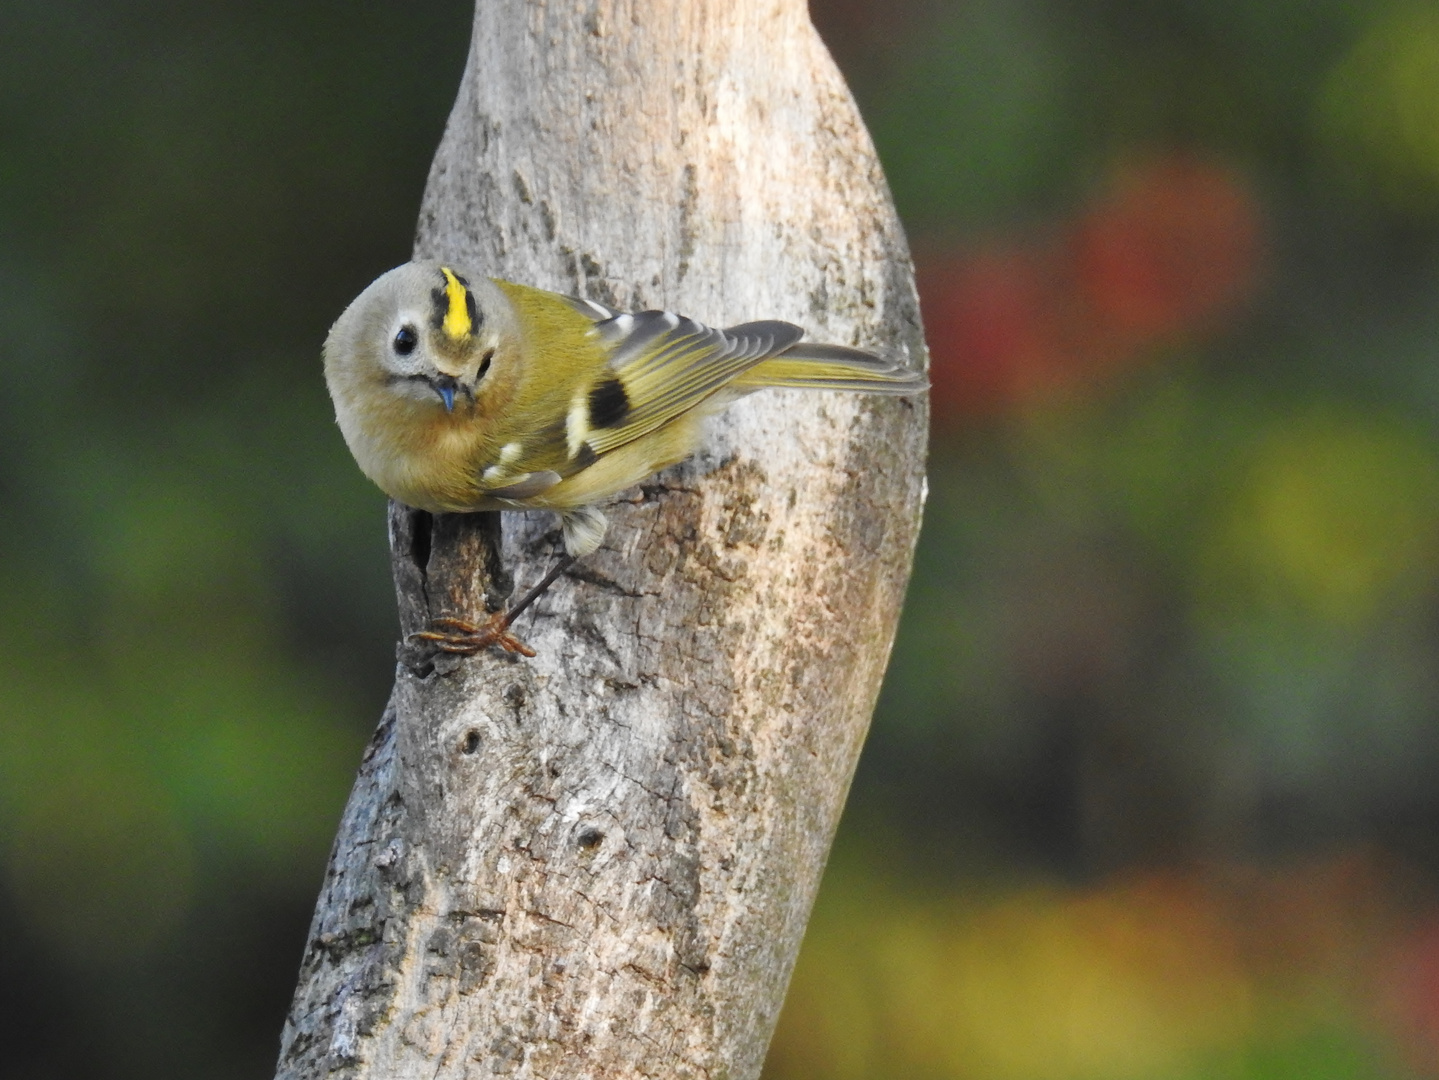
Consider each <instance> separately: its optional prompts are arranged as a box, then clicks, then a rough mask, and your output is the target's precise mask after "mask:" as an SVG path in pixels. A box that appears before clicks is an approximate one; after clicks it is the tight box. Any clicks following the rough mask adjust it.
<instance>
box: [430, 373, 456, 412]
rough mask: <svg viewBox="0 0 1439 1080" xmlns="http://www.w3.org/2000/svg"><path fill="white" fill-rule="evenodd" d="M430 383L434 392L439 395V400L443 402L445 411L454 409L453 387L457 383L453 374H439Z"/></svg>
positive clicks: (454, 387)
mask: <svg viewBox="0 0 1439 1080" xmlns="http://www.w3.org/2000/svg"><path fill="white" fill-rule="evenodd" d="M430 385H431V386H432V387H434V389H435V393H437V394H439V395H440V400H441V401H443V402H444V403H445V412H454V411H455V389H456V387H457V385H458V384H457V383H456V381H455V377H454V376H453V375H441V376H440V377H439V378H438V379H435V380H433V381H432V382H431V383H430Z"/></svg>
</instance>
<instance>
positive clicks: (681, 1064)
mask: <svg viewBox="0 0 1439 1080" xmlns="http://www.w3.org/2000/svg"><path fill="white" fill-rule="evenodd" d="M478 7H479V11H478V12H477V15H476V22H475V33H474V42H473V44H472V48H471V53H470V59H469V63H468V66H467V68H466V71H465V76H464V83H463V86H462V87H461V89H460V94H459V99H458V101H457V103H456V105H455V109H454V112H453V114H452V115H451V117H450V121H449V127H448V129H447V131H446V133H445V138H444V141H443V143H442V145H441V147H440V150H439V153H438V155H437V157H436V160H435V163H434V167H433V170H432V172H431V175H430V183H429V188H428V191H427V192H426V195H425V200H424V207H423V210H422V212H421V216H420V227H419V234H418V240H417V243H416V251H417V254H418V255H420V256H426V257H435V256H444V257H446V258H449V259H452V260H455V261H457V262H460V263H462V264H465V265H469V266H471V267H474V268H476V269H483V270H487V271H488V272H491V273H493V274H495V275H496V276H499V277H505V278H510V279H513V280H516V281H522V282H526V283H530V284H535V285H539V286H542V287H545V288H550V289H556V290H561V291H565V292H569V293H575V294H579V295H581V296H589V297H592V298H594V299H598V300H602V301H604V302H605V303H609V304H613V305H615V306H618V307H626V308H643V307H665V308H671V309H674V310H677V311H681V312H683V313H685V314H688V315H692V316H694V317H696V318H698V319H701V320H703V321H706V322H710V323H713V324H716V325H721V326H723V325H728V324H731V323H736V322H741V321H744V320H747V319H754V318H782V319H789V320H792V321H794V322H797V323H799V324H801V325H803V326H805V327H806V328H807V329H808V330H809V331H810V337H811V338H812V339H814V340H821V341H834V342H839V343H843V344H857V345H861V346H865V347H870V348H873V349H876V350H878V351H883V352H886V353H890V354H895V353H899V354H904V355H906V356H907V357H908V358H909V360H910V362H911V363H913V364H915V365H919V364H921V363H922V362H923V355H924V346H923V340H922V336H921V330H920V325H919V315H918V308H917V304H916V300H915V294H914V288H913V281H912V274H911V269H910V265H909V260H908V256H907V253H906V250H905V244H904V239H903V236H902V234H901V232H900V229H899V225H898V223H897V221H896V219H895V216H894V212H893V210H892V208H891V205H890V202H889V197H888V194H887V191H886V188H885V184H884V180H883V177H882V175H881V173H880V169H879V166H878V163H877V162H876V159H875V156H874V152H873V149H872V148H871V146H870V143H869V139H868V136H867V135H866V133H865V130H864V128H863V125H862V124H861V122H860V120H859V116H858V114H857V112H856V111H855V107H854V104H853V102H852V101H851V99H850V97H849V94H848V92H847V90H846V89H845V86H844V84H843V81H842V80H841V78H840V76H839V74H838V72H837V71H836V69H835V67H834V65H833V63H832V61H831V60H830V57H829V55H828V53H827V52H826V51H825V49H824V46H823V45H822V44H821V43H820V41H819V39H818V37H817V35H816V34H815V32H814V29H813V28H812V27H811V25H810V22H809V17H808V12H807V10H806V7H805V3H804V0H650V2H645V0H549V2H545V0H484V2H482V3H480V4H479V5H478ZM397 62H403V58H398V59H397ZM410 77H424V73H423V72H414V73H412V74H411V76H410ZM925 432H926V410H925V405H924V401H923V399H919V400H896V399H879V398H870V397H865V396H861V395H851V394H840V393H816V392H800V391H777V390H769V391H764V392H762V393H760V394H757V395H754V396H752V397H749V398H747V399H745V400H743V401H742V402H740V403H739V404H737V405H735V406H734V407H732V408H731V409H730V411H729V412H728V413H727V414H726V415H725V416H724V417H722V418H721V419H719V420H717V421H715V422H714V423H713V424H712V426H711V431H710V436H709V438H708V440H707V442H706V448H705V450H704V451H703V452H702V453H700V454H699V455H697V456H696V458H695V459H693V460H692V461H690V462H688V463H686V464H685V465H682V466H679V467H677V468H675V469H671V470H669V471H668V472H666V473H664V474H662V475H661V476H659V477H656V478H655V479H653V480H652V481H650V482H648V483H646V484H645V485H644V486H642V487H641V488H640V489H638V490H637V491H634V492H633V493H631V494H630V495H629V496H628V497H625V498H622V499H621V500H620V501H619V502H618V503H617V504H616V505H615V506H614V507H612V509H611V512H610V519H611V528H610V532H609V536H608V538H607V540H606V543H605V546H604V547H603V549H602V550H601V551H600V552H598V553H597V554H596V555H594V556H592V557H591V558H589V559H587V560H585V561H584V562H583V563H581V564H580V565H579V566H578V567H577V568H576V569H574V570H572V571H571V572H570V573H569V574H568V575H566V576H565V577H562V578H561V579H560V581H559V582H558V583H557V584H556V586H555V588H554V589H553V590H552V591H551V593H550V594H549V595H548V596H547V597H546V598H545V599H544V600H542V601H541V602H540V603H539V604H538V605H537V606H536V611H535V612H534V614H533V615H526V616H525V617H524V619H522V620H521V622H520V624H519V627H518V630H519V632H520V636H521V637H522V638H523V639H525V640H527V641H528V642H529V643H530V644H531V645H532V646H534V647H536V648H537V649H538V650H539V656H538V657H537V658H535V659H533V660H517V659H514V658H511V657H506V656H502V655H496V654H486V655H482V656H479V657H475V658H473V659H465V660H455V659H452V658H444V659H442V660H441V661H439V662H436V663H435V664H433V665H432V664H427V663H425V662H423V661H422V659H420V658H418V657H415V656H412V655H410V654H409V653H408V652H407V651H406V650H404V649H402V650H401V663H400V665H399V667H398V669H397V673H396V680H395V689H394V694H393V696H392V698H391V700H390V704H389V706H388V708H387V709H386V712H385V716H384V719H383V720H382V722H381V724H380V727H379V730H378V731H377V732H376V734H375V737H374V739H373V741H372V742H371V744H370V747H369V749H368V750H367V752H366V755H365V759H364V763H363V765H362V766H361V770H360V775H359V779H358V781H357V782H356V786H355V790H354V792H353V794H352V796H351V798H350V803H349V806H348V808H347V809H346V811H345V815H344V820H343V822H342V824H341V828H340V833H339V837H338V838H337V840H336V843H335V849H334V853H333V855H332V857H331V862H330V867H329V870H328V874H327V876H326V880H325V885H324V890H323V893H322V895H321V897H320V902H319V907H318V910H317V912H316V914H315V920H314V925H313V927H312V929H311V936H310V940H309V943H308V946H307V949H306V953H305V958H304V963H303V967H302V970H301V974H300V983H299V989H298V991H297V993H296V997H295V1002H294V1005H293V1008H292V1011H291V1013H290V1017H289V1021H288V1023H287V1024H286V1027H285V1032H284V1037H283V1047H282V1052H281V1056H280V1067H279V1075H280V1076H283V1077H322V1076H323V1077H331V1076H342V1077H367V1078H370V1077H373V1078H385V1080H399V1078H407V1077H419V1076H424V1077H426V1078H427V1080H432V1078H436V1077H445V1078H448V1077H482V1076H491V1075H501V1074H503V1075H506V1076H513V1077H536V1078H539V1077H544V1078H546V1080H561V1078H569V1077H599V1076H603V1077H613V1078H630V1077H641V1076H665V1077H699V1076H704V1077H711V1078H717V1077H731V1078H735V1080H739V1078H752V1077H755V1076H757V1075H758V1073H759V1070H760V1065H761V1063H762V1061H763V1058H764V1052H765V1047H766V1044H767V1043H768V1040H769V1036H770V1033H771V1030H772V1029H773V1026H774V1022H775V1018H776V1015H777V1013H778V1011H779V1007H780V1003H781V1001H782V999H783V996H784V988H785V984H786V982H787V981H788V978H789V974H790V970H791V967H792V966H793V963H794V958H795V954H796V952H797V951H798V949H799V943H800V938H801V936H802V934H803V931H804V925H805V920H806V918H807V916H808V913H809V909H810V905H811V903H812V901H813V898H814V893H815V889H816V887H817V885H818V881H819V876H820V872H821V869H822V867H823V864H824V860H825V856H826V853H827V851H828V849H829V844H830V840H831V838H832V836H833V833H834V829H835V825H836V822H837V821H838V818H839V814H840V809H841V807H842V805H843V802H844V795H845V792H846V790H847V788H848V785H849V780H850V777H851V775H852V773H853V770H854V765H855V761H856V759H857V757H858V754H859V749H860V744H861V742H862V741H863V737H864V733H865V729H866V727H867V725H868V722H869V716H870V713H871V711H872V709H873V706H874V701H875V697H876V695H877V693H878V691H879V685H880V679H881V677H882V675H883V672H884V668H885V663H886V660H887V658H888V654H889V649H890V645H891V642H892V640H893V636H894V630H895V624H896V621H897V619H898V616H899V608H900V602H901V599H902V597H903V594H904V588H905V583H906V581H907V578H908V574H909V566H910V560H911V555H912V551H913V547H914V542H915V537H916V533H917V530H918V522H919V512H920V506H921V503H922V500H923V456H924V442H925ZM504 520H505V530H504V539H503V544H502V545H501V543H500V527H499V524H498V520H497V516H496V515H452V516H442V517H437V518H431V517H430V516H429V515H426V514H422V513H418V512H415V511H411V510H409V509H406V508H404V507H400V506H392V507H391V512H390V537H391V547H392V553H393V563H394V570H395V580H396V586H397V589H398V592H399V601H400V616H401V625H402V630H403V631H404V632H405V633H409V632H411V631H413V630H416V629H419V628H421V627H422V626H423V625H424V624H426V623H427V622H428V620H429V619H430V618H431V617H432V616H433V615H437V614H446V613H468V614H472V615H473V614H476V613H478V612H479V611H480V610H481V608H482V606H483V605H484V604H485V602H486V599H487V598H488V600H489V602H490V603H491V604H493V603H495V602H497V601H498V600H499V599H500V598H501V597H502V596H503V594H504V592H505V590H507V589H508V588H509V586H510V583H511V582H510V580H509V575H513V579H514V580H515V581H517V582H518V583H519V584H521V585H525V584H527V583H529V582H531V581H533V580H534V579H536V578H537V577H539V575H540V574H541V573H542V572H543V570H544V568H545V566H546V564H547V563H548V561H549V560H550V559H552V558H553V557H554V556H555V554H556V553H557V552H558V550H559V539H558V530H557V528H556V523H555V520H554V518H553V517H551V516H548V515H545V514H538V513H536V514H508V515H506V516H505V519H504ZM502 566H503V568H504V571H503V572H502V570H501V567H502Z"/></svg>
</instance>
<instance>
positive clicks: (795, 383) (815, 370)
mask: <svg viewBox="0 0 1439 1080" xmlns="http://www.w3.org/2000/svg"><path fill="white" fill-rule="evenodd" d="M766 386H777V387H797V388H804V389H814V390H856V391H860V392H861V393H869V394H917V393H920V392H921V391H923V390H924V389H925V388H927V387H928V386H929V380H928V379H926V378H925V376H924V373H923V372H922V371H911V370H910V369H909V368H906V367H903V366H901V365H899V364H896V363H894V362H893V361H890V360H885V359H883V358H882V357H878V356H875V355H874V354H873V353H867V352H862V351H861V350H859V349H850V348H846V347H845V346H843V345H821V344H812V343H810V342H807V341H805V342H800V343H799V344H798V345H793V346H791V347H790V348H788V349H786V350H785V351H784V352H782V353H780V354H779V355H778V356H776V357H773V358H771V359H769V360H765V361H762V362H761V363H758V364H756V365H755V366H754V367H752V368H750V369H749V370H748V371H746V372H745V373H744V374H742V375H740V376H739V377H738V378H736V379H735V380H733V381H732V382H731V383H730V389H731V390H733V391H738V392H740V393H747V392H749V391H751V390H759V389H762V388H763V387H766Z"/></svg>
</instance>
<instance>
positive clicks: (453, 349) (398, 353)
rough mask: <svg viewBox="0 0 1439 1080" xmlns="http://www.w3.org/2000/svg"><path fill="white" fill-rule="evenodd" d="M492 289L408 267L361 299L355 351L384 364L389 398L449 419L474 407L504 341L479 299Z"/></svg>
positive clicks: (459, 277)
mask: <svg viewBox="0 0 1439 1080" xmlns="http://www.w3.org/2000/svg"><path fill="white" fill-rule="evenodd" d="M491 290H492V287H490V285H489V282H488V281H474V282H473V283H472V281H471V279H470V278H469V277H468V276H467V275H464V274H461V273H458V272H456V271H453V270H448V269H447V268H440V267H435V266H430V265H409V266H403V267H400V268H398V269H396V270H392V271H390V273H388V274H385V275H384V276H382V277H381V278H379V279H378V280H377V281H376V282H375V283H374V284H373V285H371V286H370V287H369V288H368V289H366V290H365V292H363V293H361V294H360V296H359V298H358V299H357V300H356V301H355V303H354V304H353V305H351V308H352V310H354V309H358V314H359V317H360V322H361V324H362V325H361V328H360V336H361V338H362V341H361V342H357V343H356V344H359V345H361V348H362V351H363V352H364V353H366V354H368V355H369V356H370V357H372V358H373V359H374V360H375V361H376V362H377V363H378V365H379V368H380V369H381V371H382V372H383V374H384V382H385V390H386V392H388V393H390V394H393V395H395V396H396V397H399V398H403V399H406V400H409V401H413V402H416V403H420V404H424V405H438V406H440V407H443V408H444V409H445V410H446V411H447V412H453V411H454V410H455V408H456V407H457V405H458V406H460V407H463V406H465V405H470V406H473V404H474V401H475V395H476V392H477V390H478V388H479V385H480V383H481V381H482V380H483V379H484V378H485V376H486V375H488V374H489V370H490V366H491V363H492V361H493V360H494V355H495V350H496V347H497V345H498V340H499V335H498V322H499V320H498V319H496V318H493V317H490V318H487V312H486V310H485V308H484V307H483V306H482V304H481V301H480V299H479V297H480V296H486V299H490V298H489V297H488V296H487V295H486V294H487V293H488V292H489V291H491ZM349 314H350V313H349V312H346V316H348V315H349ZM344 318H345V316H342V321H343V319H344ZM337 329H338V324H337Z"/></svg>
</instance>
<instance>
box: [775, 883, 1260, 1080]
mask: <svg viewBox="0 0 1439 1080" xmlns="http://www.w3.org/2000/svg"><path fill="white" fill-rule="evenodd" d="M826 889H827V890H831V889H832V890H834V891H835V892H838V893H843V892H844V891H845V886H844V885H843V884H842V883H841V884H837V885H836V884H832V883H830V882H827V883H826ZM868 900H869V902H868V903H865V904H863V905H862V906H861V905H855V904H853V903H845V902H843V901H842V902H841V903H840V904H839V905H836V906H832V907H822V908H821V909H820V910H819V911H818V912H817V913H816V916H815V919H814V921H813V922H812V923H811V925H810V930H809V936H808V937H807V938H806V940H805V948H804V951H803V953H802V954H801V958H800V963H799V966H798V968H797V970H796V972H795V977H794V981H793V983H792V985H791V988H790V994H789V998H788V999H787V1001H786V1003H785V1013H784V1016H783V1018H782V1020H781V1024H780V1028H779V1031H778V1032H777V1034H776V1037H775V1042H774V1045H773V1047H772V1049H771V1054H770V1059H769V1061H768V1063H767V1065H766V1075H767V1076H769V1077H771V1078H780V1077H783V1078H791V1077H792V1078H800V1077H805V1078H812V1080H830V1078H835V1080H858V1078H860V1077H889V1076H894V1077H916V1078H918V1077H936V1078H937V1077H946V1078H949V1077H953V1078H961V1077H975V1078H985V1080H1064V1078H1075V1080H1080V1078H1088V1077H1141V1076H1152V1075H1157V1074H1161V1073H1164V1072H1167V1071H1169V1070H1173V1069H1175V1068H1178V1067H1180V1066H1183V1065H1184V1064H1185V1063H1187V1062H1190V1061H1193V1060H1196V1059H1198V1058H1200V1057H1202V1056H1203V1055H1205V1054H1206V1053H1209V1052H1212V1051H1213V1050H1215V1049H1216V1048H1219V1047H1222V1046H1224V1045H1226V1044H1230V1043H1233V1042H1234V1041H1235V1040H1236V1039H1237V1038H1239V1037H1240V1036H1241V1035H1242V1034H1243V1033H1244V1032H1245V1030H1246V1029H1247V1028H1248V1026H1249V1025H1250V1022H1251V1011H1252V1006H1251V991H1250V987H1249V984H1248V982H1247V981H1246V978H1245V977H1244V974H1243V972H1242V970H1241V968H1240V965H1239V963H1238V959H1237V955H1236V948H1235V942H1234V941H1233V940H1232V934H1231V928H1230V926H1229V925H1228V924H1227V923H1226V921H1225V919H1224V918H1223V912H1222V911H1220V910H1219V908H1218V907H1217V906H1216V905H1215V904H1214V903H1213V902H1212V901H1210V900H1209V899H1208V898H1206V897H1205V896H1204V894H1203V893H1201V892H1200V891H1198V890H1196V889H1194V888H1191V887H1188V886H1186V885H1184V884H1182V883H1180V882H1177V881H1174V882H1171V881H1166V880H1165V879H1162V878H1151V879H1146V880H1141V881H1136V882H1133V883H1131V884H1128V885H1121V886H1117V887H1111V888H1109V889H1108V890H1106V891H1103V892H1094V893H1088V894H1086V893H1083V892H1066V891H1062V890H1058V889H1049V888H1033V889H1028V890H1020V891H1017V892H1014V893H1012V894H1009V895H1006V896H1000V897H995V898H992V899H990V900H988V901H984V900H979V899H976V898H974V897H966V898H961V897H957V896H951V897H943V898H933V899H931V900H930V901H928V902H925V901H923V900H921V899H919V898H917V897H916V896H915V895H914V894H913V893H900V892H893V893H887V894H885V895H882V896H870V897H869V898H868Z"/></svg>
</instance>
